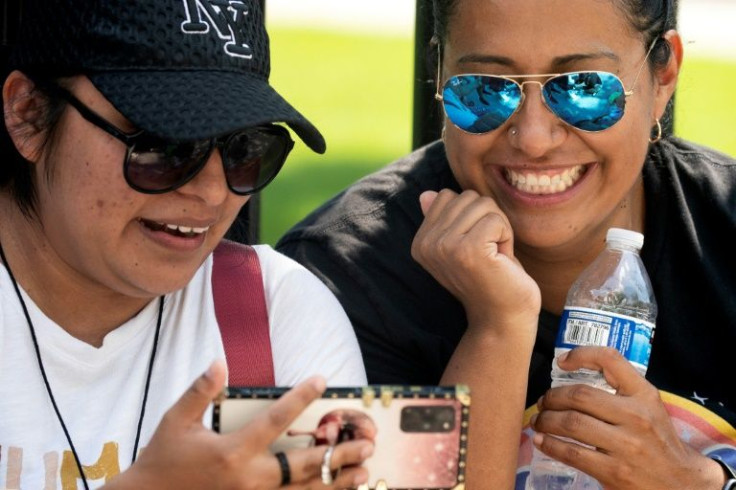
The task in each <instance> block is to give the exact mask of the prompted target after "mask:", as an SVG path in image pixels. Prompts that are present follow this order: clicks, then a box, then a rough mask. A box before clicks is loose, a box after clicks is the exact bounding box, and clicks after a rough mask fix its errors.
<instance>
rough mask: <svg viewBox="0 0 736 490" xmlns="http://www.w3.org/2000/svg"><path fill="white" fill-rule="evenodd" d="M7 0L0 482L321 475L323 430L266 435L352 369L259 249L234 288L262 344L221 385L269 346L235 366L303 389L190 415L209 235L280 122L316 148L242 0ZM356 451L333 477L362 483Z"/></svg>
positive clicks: (226, 483)
mask: <svg viewBox="0 0 736 490" xmlns="http://www.w3.org/2000/svg"><path fill="white" fill-rule="evenodd" d="M7 5H8V4H4V7H7ZM16 5H18V4H16ZM22 14H23V21H22V24H21V28H20V30H19V32H18V34H17V40H16V43H15V45H14V49H13V50H12V52H11V54H10V58H9V61H8V63H7V65H6V71H5V73H4V76H3V110H4V115H5V124H4V125H3V127H2V134H1V135H0V136H1V138H2V145H3V146H2V164H1V165H0V259H1V262H2V264H3V267H0V481H3V482H5V487H6V488H65V489H69V488H78V487H82V486H83V487H84V488H91V487H95V488H96V487H99V486H102V485H103V484H107V485H109V486H110V487H111V488H113V487H119V488H156V489H160V488H176V489H180V488H208V489H209V488H263V489H266V488H275V487H278V486H280V485H291V486H290V487H289V488H302V487H303V486H314V485H316V484H319V482H320V481H321V478H324V477H321V474H322V473H324V471H321V466H322V465H323V459H324V455H325V451H326V448H325V447H324V446H323V447H315V448H309V449H301V450H294V451H289V452H287V453H285V454H284V453H279V454H277V455H276V457H274V455H273V454H271V453H270V452H269V451H268V445H269V444H270V442H271V441H272V440H273V439H274V438H275V437H276V436H277V435H278V434H279V433H281V432H282V431H283V430H284V429H285V428H286V426H287V424H288V423H289V421H290V420H291V419H293V418H294V417H295V416H296V415H297V414H298V413H299V412H301V410H302V409H303V408H304V407H305V406H306V405H307V404H308V403H309V402H310V401H311V400H312V399H314V398H316V397H318V396H319V395H320V394H321V392H322V391H323V390H324V386H325V380H324V379H323V378H326V379H327V382H329V383H331V384H338V385H363V384H365V382H366V380H365V373H364V370H363V366H362V360H361V355H360V351H359V349H358V346H357V342H356V341H355V337H354V334H353V332H352V330H351V328H350V324H349V322H348V320H347V317H346V316H345V314H344V312H343V311H342V309H341V308H340V306H339V304H338V303H337V301H336V300H335V299H334V297H333V296H332V295H331V294H330V293H329V290H327V289H326V288H325V287H324V286H323V285H322V284H321V282H319V281H318V280H317V279H316V278H314V277H313V276H312V275H311V274H310V273H308V272H307V271H306V270H305V269H303V268H302V267H301V266H298V265H297V264H296V263H294V262H292V261H291V260H289V259H287V258H285V257H283V256H281V255H279V254H277V253H275V252H274V251H273V250H272V249H270V248H268V247H266V246H256V247H254V248H253V249H251V250H250V252H249V254H250V255H248V257H249V260H251V262H252V259H253V258H256V259H257V260H255V261H254V262H255V264H257V266H258V267H259V268H260V271H259V272H258V273H257V274H255V275H254V276H249V277H250V279H249V280H248V282H247V283H246V284H245V286H246V292H245V293H243V296H242V297H243V300H245V299H246V298H248V299H250V298H251V297H253V298H256V300H254V301H257V298H258V297H259V296H258V295H259V294H260V298H261V301H260V303H259V305H260V308H261V309H260V310H258V311H259V312H261V313H263V315H264V316H265V320H264V321H263V322H260V323H261V325H260V326H261V327H263V328H265V330H264V332H265V337H262V338H265V340H263V342H261V343H257V342H256V343H253V345H245V346H244V347H245V350H244V352H245V354H243V355H241V356H240V357H239V358H237V359H234V360H233V359H231V358H230V355H229V354H228V360H229V361H232V362H234V363H235V365H233V364H231V365H230V366H229V367H230V382H231V384H232V382H233V380H234V378H235V373H236V372H239V371H240V367H241V366H240V364H241V363H243V364H244V365H246V364H245V363H247V362H251V361H253V359H264V362H266V364H267V367H266V369H265V370H264V376H265V377H264V378H257V379H256V378H246V379H251V380H253V379H255V381H254V383H262V384H276V385H283V386H291V385H295V384H298V383H300V382H301V384H298V386H297V387H296V388H294V389H293V390H292V391H291V392H290V393H289V394H287V395H286V396H285V397H284V398H283V399H281V400H280V401H279V402H277V404H275V405H273V408H271V409H270V410H269V411H268V412H265V413H263V414H262V417H261V418H260V419H258V420H255V421H253V422H252V423H251V424H249V425H248V426H247V427H245V428H244V429H243V430H242V431H239V432H236V433H233V434H228V435H223V436H221V435H217V434H214V433H213V432H211V431H210V430H209V429H207V428H206V425H207V424H208V423H209V420H210V417H209V414H210V412H211V409H210V408H208V407H210V404H211V401H212V399H213V398H214V397H216V396H217V395H218V394H219V393H220V391H221V389H222V387H223V385H224V384H225V378H226V372H225V366H224V363H222V362H221V361H216V360H217V359H222V358H224V357H225V353H226V351H227V350H228V345H229V344H228V343H227V342H224V340H223V335H224V333H221V330H220V328H222V322H220V318H221V315H222V314H223V311H222V310H221V309H220V305H219V304H218V301H217V297H216V295H214V294H213V289H215V288H216V286H215V285H213V284H214V283H217V280H216V278H214V275H215V274H214V273H213V258H212V251H213V249H215V247H216V246H217V245H218V243H220V241H221V239H222V237H223V236H224V234H225V232H226V231H227V229H228V227H229V226H230V225H231V223H232V222H233V220H234V219H235V217H236V216H237V214H238V211H239V210H240V209H241V207H242V206H243V205H244V204H245V203H246V202H247V201H248V199H249V196H250V195H251V194H253V193H255V192H257V191H259V190H260V189H262V188H263V187H264V186H265V185H266V184H268V183H269V182H270V181H271V179H273V178H274V177H275V176H276V174H277V173H278V171H279V169H280V168H281V165H282V164H283V163H284V160H285V159H286V157H287V155H288V153H289V151H290V150H291V148H292V146H293V141H292V140H291V137H290V136H289V132H288V131H287V130H286V129H285V128H284V127H283V126H281V125H279V124H278V123H285V124H288V125H289V126H290V127H291V128H292V129H293V130H294V131H295V132H296V133H297V134H298V135H299V136H300V137H301V138H302V139H303V140H304V141H305V142H306V143H307V144H308V145H309V146H310V147H311V148H312V149H313V150H315V151H317V152H323V151H324V149H325V145H324V141H323V139H322V136H321V135H320V134H319V132H318V131H317V130H316V129H315V128H314V127H313V126H312V125H311V124H310V123H309V122H308V121H307V120H306V119H305V118H304V117H303V116H301V114H299V113H298V112H297V111H296V110H295V109H293V108H292V107H291V106H290V105H289V104H288V103H287V102H286V101H285V100H284V99H282V98H281V97H280V96H279V95H278V94H277V93H276V92H275V91H274V90H273V89H272V88H271V87H270V86H269V84H268V74H269V52H268V38H267V35H266V32H265V28H264V25H263V16H262V13H261V11H260V10H259V7H258V2H255V1H246V0H244V1H230V2H226V3H225V4H223V3H222V2H210V1H201V0H196V1H190V2H182V1H174V0H171V1H166V2H161V1H158V0H141V1H135V2H133V1H131V0H115V1H106V2H89V1H86V0H31V1H26V2H24V3H23V4H22ZM6 37H7V36H4V39H5V38H6ZM218 250H219V249H218ZM223 250H226V249H223ZM223 253H224V254H225V255H228V253H227V252H223ZM218 260H219V259H218ZM251 262H249V263H251ZM214 263H215V266H216V264H217V263H218V262H217V260H215V261H214ZM215 269H216V267H215ZM219 287H220V289H218V291H225V292H224V293H223V294H226V293H228V289H232V288H234V287H235V285H234V284H232V283H226V284H224V286H223V285H222V284H220V286H219ZM218 294H219V293H218ZM230 296H231V297H232V294H230ZM236 302H238V297H236ZM228 311H229V310H228ZM225 316H228V315H227V311H226V312H225ZM243 321H245V320H243ZM218 325H219V327H220V328H218ZM264 325H265V327H264ZM264 353H265V354H264ZM256 364H257V363H256ZM247 366H248V367H247V368H246V369H245V371H247V372H246V375H248V374H249V373H250V372H251V371H253V372H254V371H255V370H256V369H258V370H260V369H261V368H262V367H263V365H260V364H259V365H254V364H253V363H252V362H251V364H247ZM202 372H205V373H206V374H204V375H201V373H202ZM259 372H260V371H259ZM312 375H321V376H322V377H323V378H319V377H312ZM203 420H204V421H205V422H204V423H203ZM143 448H145V450H142V449H143ZM371 451H372V444H371V442H369V441H352V442H347V443H344V444H340V445H338V446H337V448H336V449H335V450H334V451H330V454H331V455H332V458H331V461H326V462H324V463H326V464H327V465H328V466H330V469H335V468H337V467H339V466H350V467H349V468H345V469H344V470H343V471H342V472H341V473H340V475H339V476H338V477H337V480H336V482H335V485H336V486H355V485H357V484H358V483H361V482H362V481H364V480H365V478H366V474H365V470H364V469H362V468H360V467H358V465H359V464H360V463H361V461H363V460H364V459H365V458H366V457H367V456H368V455H369V454H370V453H371ZM136 458H137V459H136ZM118 474H120V475H121V476H116V475H118ZM327 474H328V475H329V474H330V472H329V471H327Z"/></svg>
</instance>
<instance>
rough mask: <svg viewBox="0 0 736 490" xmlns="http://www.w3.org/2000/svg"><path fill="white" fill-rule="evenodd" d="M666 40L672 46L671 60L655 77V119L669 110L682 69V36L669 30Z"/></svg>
mask: <svg viewBox="0 0 736 490" xmlns="http://www.w3.org/2000/svg"><path fill="white" fill-rule="evenodd" d="M663 37H664V39H665V40H666V41H667V42H668V43H669V45H670V53H671V54H670V58H669V60H668V61H667V64H666V65H665V66H663V67H661V68H657V69H656V71H655V73H654V77H655V82H656V84H657V89H656V90H657V92H656V100H655V107H654V111H655V114H654V115H653V116H654V118H655V119H660V118H661V117H662V115H663V114H664V111H665V109H666V108H667V103H668V102H669V100H670V99H671V98H672V95H673V94H674V93H675V88H677V80H678V77H679V75H680V68H681V67H682V54H683V52H682V38H680V34H679V33H678V32H677V31H675V30H674V29H673V30H669V31H667V32H666V33H665V34H664V36H663Z"/></svg>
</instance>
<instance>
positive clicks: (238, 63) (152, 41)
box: [8, 0, 325, 153]
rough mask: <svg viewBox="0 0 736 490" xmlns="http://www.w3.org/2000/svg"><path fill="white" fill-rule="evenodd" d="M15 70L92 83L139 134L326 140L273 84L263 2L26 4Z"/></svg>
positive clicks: (77, 0)
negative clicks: (267, 132) (282, 130)
mask: <svg viewBox="0 0 736 490" xmlns="http://www.w3.org/2000/svg"><path fill="white" fill-rule="evenodd" d="M18 1H19V2H20V9H19V10H20V13H21V17H22V19H21V26H20V29H19V32H18V35H17V39H16V41H15V43H14V44H15V45H14V47H13V48H12V51H11V54H10V58H9V60H8V68H9V69H10V70H12V69H18V70H21V71H23V72H26V73H28V74H29V75H36V76H54V77H61V76H71V75H78V74H84V75H86V76H87V77H89V79H90V80H91V81H92V83H93V84H94V85H95V87H96V88H97V89H98V90H99V91H100V92H101V93H102V94H103V95H104V96H105V97H106V98H107V99H108V100H109V101H110V102H111V103H112V104H113V105H114V106H115V108H116V109H117V110H118V111H120V112H121V113H122V114H123V115H124V116H125V117H126V118H128V119H129V120H130V121H131V122H132V123H133V124H134V125H135V126H136V127H138V128H140V129H143V130H145V131H147V132H150V133H152V134H155V135H157V136H160V137H163V138H170V139H176V140H193V139H204V138H210V137H214V136H220V135H224V134H227V133H231V132H233V131H235V130H238V129H242V128H245V127H249V126H255V125H258V124H264V123H273V122H283V123H286V124H288V125H289V126H290V127H291V128H292V129H293V130H294V131H295V132H296V134H297V135H299V137H300V138H301V139H302V140H303V141H304V142H305V143H306V144H307V145H308V146H309V147H310V148H311V149H312V150H314V151H316V152H318V153H324V151H325V141H324V138H323V137H322V135H321V134H320V132H319V131H318V130H317V128H315V127H314V126H313V125H312V124H311V123H310V122H309V121H308V120H307V119H306V118H305V117H304V116H302V115H301V114H300V113H299V112H298V111H297V110H296V109H294V108H293V107H292V106H291V105H290V104H289V103H288V102H286V100H284V98H283V97H281V96H280V95H279V94H278V93H277V92H276V91H275V90H274V89H273V88H272V87H271V86H270V85H269V83H268V77H269V74H270V71H271V65H270V59H269V39H268V34H267V33H266V28H265V23H264V15H263V11H262V10H261V7H260V3H259V2H258V0H18Z"/></svg>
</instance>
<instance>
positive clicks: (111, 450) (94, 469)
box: [61, 442, 120, 490]
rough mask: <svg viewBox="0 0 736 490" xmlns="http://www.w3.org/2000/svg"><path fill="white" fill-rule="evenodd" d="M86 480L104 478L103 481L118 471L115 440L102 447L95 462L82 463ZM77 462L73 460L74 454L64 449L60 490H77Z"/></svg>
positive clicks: (108, 479)
mask: <svg viewBox="0 0 736 490" xmlns="http://www.w3.org/2000/svg"><path fill="white" fill-rule="evenodd" d="M82 468H83V470H84V474H85V476H86V477H87V480H88V481H90V480H100V479H102V478H104V479H105V483H107V482H108V481H110V478H112V477H114V476H116V475H118V474H119V473H120V461H119V460H118V445H117V443H115V442H108V443H105V445H104V446H103V447H102V454H101V455H100V458H99V459H98V460H97V462H96V463H95V464H93V465H92V466H86V465H82ZM80 478H81V477H80V475H79V470H78V469H77V463H76V462H75V461H74V454H73V453H72V452H71V451H64V457H63V458H62V461H61V488H62V490H78V487H77V481H78V480H79V479H80Z"/></svg>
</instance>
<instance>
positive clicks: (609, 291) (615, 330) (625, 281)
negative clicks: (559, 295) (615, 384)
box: [527, 228, 657, 490]
mask: <svg viewBox="0 0 736 490" xmlns="http://www.w3.org/2000/svg"><path fill="white" fill-rule="evenodd" d="M643 244H644V236H643V235H642V234H641V233H637V232H635V231H630V230H624V229H620V228H611V229H609V230H608V233H607V234H606V248H605V249H604V250H603V251H602V252H601V253H600V255H598V257H597V258H596V259H595V260H594V261H593V263H592V264H590V265H589V266H588V267H587V268H586V269H585V270H584V271H583V272H582V274H580V276H579V277H578V279H577V280H576V281H575V282H574V283H573V285H572V287H571V288H570V291H569V292H568V294H567V300H566V301H565V309H564V311H563V313H562V318H561V319H560V330H559V332H558V334H557V342H556V344H555V358H557V357H558V356H560V355H561V354H563V353H564V352H567V351H569V350H570V349H573V348H575V347H577V346H581V345H600V346H610V347H615V348H616V349H618V350H619V352H621V353H622V354H623V355H624V357H626V359H628V360H629V362H631V364H632V365H633V366H634V368H636V370H637V371H639V373H640V374H641V375H642V376H643V375H644V374H645V373H646V370H647V366H648V365H649V356H650V354H651V345H652V339H653V336H654V323H655V320H656V316H657V303H656V301H655V299H654V293H653V291H652V285H651V282H650V281H649V276H648V275H647V272H646V269H645V268H644V263H643V262H642V260H641V257H640V256H639V251H640V250H641V247H642V245H643ZM578 383H584V384H588V385H591V386H595V387H597V388H601V389H604V390H607V391H609V392H611V393H613V392H614V390H613V388H611V386H610V385H609V384H608V383H607V382H606V380H605V378H604V377H603V374H602V373H601V372H599V371H591V370H587V369H580V370H578V371H563V370H562V369H560V368H559V367H558V366H557V362H556V361H553V362H552V387H556V386H564V385H569V384H578ZM533 451H534V453H533V456H532V465H531V474H530V475H529V479H528V480H527V488H530V489H534V490H593V489H599V488H601V487H600V484H598V482H597V481H596V480H595V479H593V478H592V477H590V476H588V475H586V474H585V473H582V472H580V471H578V470H577V469H575V468H571V467H569V466H567V465H565V464H563V463H560V462H559V461H555V460H554V459H552V458H550V457H548V456H546V455H544V454H543V453H542V452H541V451H538V450H537V449H536V448H534V450H533Z"/></svg>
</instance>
